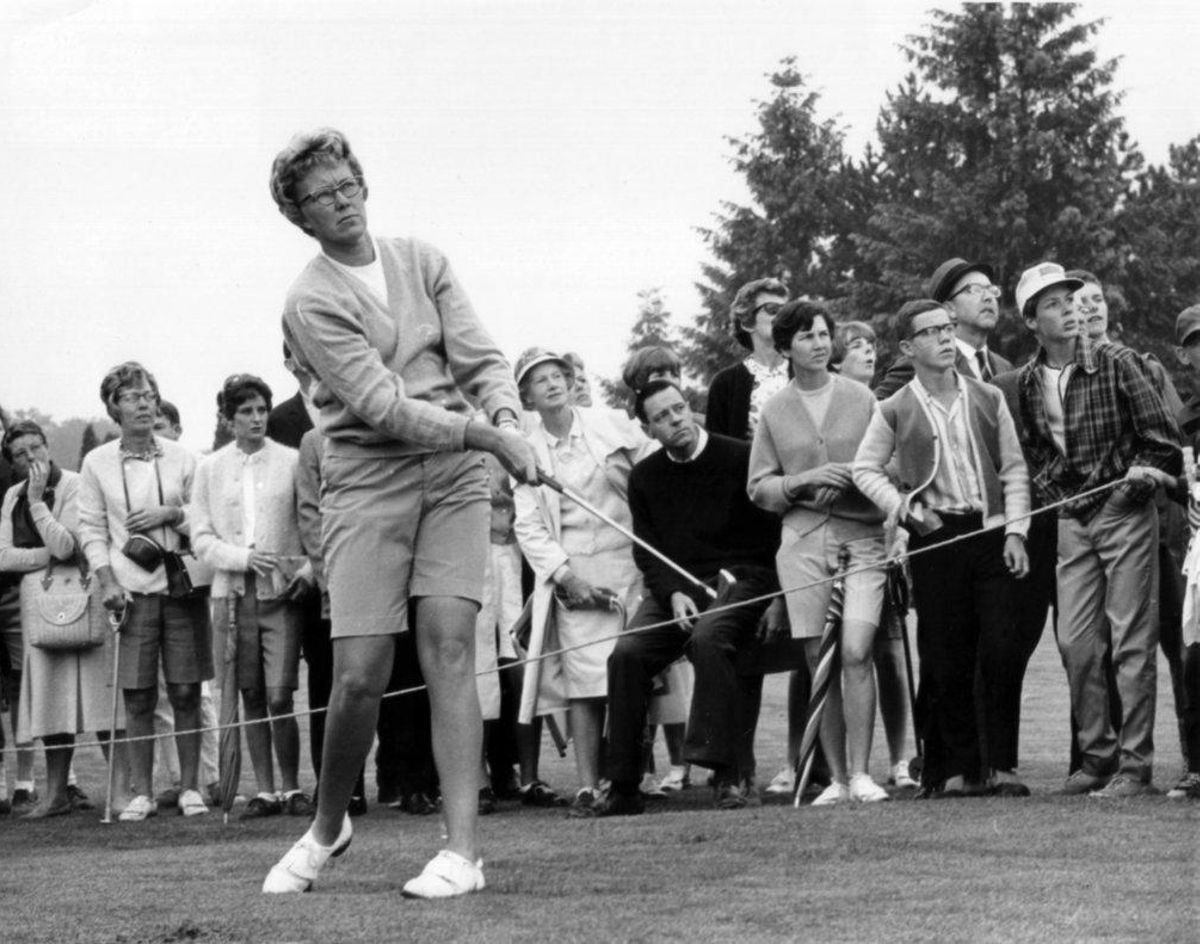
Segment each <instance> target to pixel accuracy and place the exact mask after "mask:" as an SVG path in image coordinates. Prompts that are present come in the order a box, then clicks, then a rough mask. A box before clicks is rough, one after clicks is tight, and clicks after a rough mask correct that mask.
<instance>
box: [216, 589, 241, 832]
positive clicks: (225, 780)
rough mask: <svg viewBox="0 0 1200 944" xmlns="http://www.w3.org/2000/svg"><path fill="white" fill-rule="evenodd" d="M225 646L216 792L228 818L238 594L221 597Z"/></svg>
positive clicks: (234, 781)
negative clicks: (224, 626) (218, 775)
mask: <svg viewBox="0 0 1200 944" xmlns="http://www.w3.org/2000/svg"><path fill="white" fill-rule="evenodd" d="M225 615H226V620H225V623H226V629H225V646H224V651H223V653H222V659H221V718H220V722H221V734H220V737H219V738H218V741H217V755H218V767H219V770H220V774H221V776H220V780H219V782H218V784H217V794H218V797H219V798H220V801H221V809H222V810H223V811H224V814H225V815H224V821H225V822H226V823H228V822H229V811H230V810H232V809H233V802H234V800H235V799H236V797H237V792H238V784H239V783H240V782H241V779H242V729H241V726H240V725H239V724H238V718H239V714H238V697H239V694H240V693H239V692H238V675H237V663H238V659H237V656H238V598H237V596H236V595H234V594H232V593H231V594H230V595H229V596H227V597H226V598H225Z"/></svg>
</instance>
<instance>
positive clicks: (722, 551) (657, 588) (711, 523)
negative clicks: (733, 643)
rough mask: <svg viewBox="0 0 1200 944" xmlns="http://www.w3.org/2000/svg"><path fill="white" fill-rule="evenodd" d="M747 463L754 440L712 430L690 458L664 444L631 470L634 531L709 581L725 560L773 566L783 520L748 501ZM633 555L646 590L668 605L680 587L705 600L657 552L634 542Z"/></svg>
mask: <svg viewBox="0 0 1200 944" xmlns="http://www.w3.org/2000/svg"><path fill="white" fill-rule="evenodd" d="M749 466H750V445H749V443H745V442H740V441H738V440H735V439H729V438H728V437H726V436H718V435H715V434H710V435H709V437H708V444H707V445H706V446H705V447H704V451H703V452H701V453H700V455H699V456H697V457H696V458H695V459H693V460H691V461H690V462H674V461H672V460H671V459H670V458H669V457H668V456H667V454H666V451H665V450H660V451H659V452H656V453H654V454H653V455H650V456H648V457H647V458H645V459H643V460H642V461H641V462H639V463H638V464H637V465H636V466H634V467H633V472H632V473H631V474H630V476H629V508H630V510H631V511H632V512H633V530H634V533H635V534H637V536H638V537H640V538H642V539H643V540H645V541H647V542H649V544H650V545H651V546H653V547H655V548H657V549H658V550H659V551H661V552H662V553H663V554H665V555H666V556H667V557H669V558H671V559H672V560H674V561H675V562H676V563H677V564H679V565H680V566H682V567H683V568H684V569H685V570H687V571H689V572H691V573H692V574H694V575H695V576H697V577H699V578H700V579H701V580H704V581H708V582H710V583H713V582H715V580H716V577H717V573H718V572H719V571H720V570H721V568H723V567H724V568H728V569H729V570H733V571H734V572H735V573H736V568H738V567H743V566H755V567H769V568H771V569H774V567H775V551H776V550H777V549H778V548H779V519H778V518H777V517H776V516H775V515H773V514H770V513H769V512H766V511H763V510H762V509H761V508H756V507H755V506H754V505H752V504H751V503H750V499H749V497H748V496H747V495H746V475H747V471H748V469H749ZM633 556H634V560H635V561H636V562H637V565H638V568H639V569H640V570H641V571H642V575H643V576H644V577H645V582H646V589H647V590H648V591H649V592H650V593H652V594H654V597H655V599H657V600H658V602H659V603H660V604H662V605H663V606H665V607H669V606H670V602H671V594H672V593H674V592H675V591H676V590H679V591H681V592H683V593H686V594H687V595H688V596H690V597H692V598H693V599H695V600H696V601H697V602H698V603H700V604H701V606H702V607H703V606H705V605H707V601H704V600H703V598H702V591H699V590H697V588H696V587H694V586H692V585H691V584H690V583H688V582H687V581H686V580H685V579H684V578H683V577H680V576H679V575H678V574H676V573H675V571H673V570H671V569H670V568H669V567H667V566H666V565H665V564H663V563H661V562H660V561H659V560H657V559H656V558H655V557H654V556H653V555H651V554H648V553H647V552H646V551H644V550H642V549H641V548H639V547H636V546H635V547H634V550H633Z"/></svg>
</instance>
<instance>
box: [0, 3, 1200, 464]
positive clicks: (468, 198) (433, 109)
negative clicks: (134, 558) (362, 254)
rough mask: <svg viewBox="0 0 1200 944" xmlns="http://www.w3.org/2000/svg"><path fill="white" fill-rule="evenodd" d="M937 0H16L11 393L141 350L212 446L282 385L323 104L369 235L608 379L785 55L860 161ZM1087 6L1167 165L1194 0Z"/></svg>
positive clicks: (516, 337) (98, 369) (10, 142)
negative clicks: (342, 147)
mask: <svg viewBox="0 0 1200 944" xmlns="http://www.w3.org/2000/svg"><path fill="white" fill-rule="evenodd" d="M924 6H926V5H925V4H922V5H905V4H897V3H885V2H853V0H842V2H837V3H831V2H828V0H822V2H797V0H792V2H782V0H781V2H775V0H763V2H754V0H687V2H671V3H665V2H652V0H642V2H637V3H626V2H613V0H609V2H603V3H601V2H566V0H563V2H553V3H552V2H541V0H488V2H483V0H479V2H467V0H440V2H430V3H414V2H400V0H391V2H364V0H359V2H355V3H345V4H342V3H333V2H324V3H319V2H313V0H289V2H278V3H268V2H263V0H228V2H226V0H207V2H204V3H193V4H182V3H178V4H177V3H169V2H163V0H103V2H91V3H89V2H86V0H0V162H2V165H0V166H2V168H3V175H2V177H3V179H4V181H5V182H6V184H7V188H8V193H7V195H6V197H5V204H6V205H5V208H4V212H3V219H4V221H5V225H3V226H0V311H3V319H4V320H3V325H4V327H3V334H2V342H0V352H2V354H0V357H2V361H0V403H2V404H3V405H4V406H6V407H9V408H20V407H26V406H37V407H38V408H40V409H42V410H44V411H46V412H49V413H50V414H51V415H53V416H54V417H55V418H56V419H59V420H62V419H66V418H68V417H71V416H94V415H100V414H102V412H103V408H102V406H101V404H100V401H99V397H98V389H99V383H100V379H101V377H102V376H103V374H104V372H105V371H106V370H107V369H108V368H109V367H110V366H112V365H113V364H115V363H117V362H119V361H121V360H125V359H128V358H136V359H138V360H141V361H143V362H144V363H145V364H146V365H147V366H148V367H149V368H150V369H151V370H152V371H153V372H154V373H155V374H156V375H157V377H158V380H159V383H160V386H161V387H162V389H163V393H164V395H165V396H167V397H168V398H170V399H173V400H175V401H176V402H177V403H178V405H179V406H180V407H181V409H182V412H183V420H184V426H185V440H184V441H185V443H187V444H189V445H192V446H194V447H200V446H203V445H205V444H206V443H207V442H208V441H209V440H210V438H211V433H212V426H213V411H214V394H215V391H216V390H217V388H218V387H219V386H220V383H221V381H222V380H223V379H224V377H225V376H227V375H228V374H230V373H234V372H238V371H251V372H256V373H259V374H261V375H262V376H263V377H265V378H266V379H267V381H268V382H269V383H270V384H271V385H272V386H273V387H274V388H275V390H276V392H277V394H278V399H282V398H283V397H286V396H289V395H290V394H291V393H292V391H293V389H294V384H293V383H292V381H291V380H290V378H289V377H288V376H287V375H286V373H285V372H284V370H283V368H282V365H281V364H280V356H279V348H280V340H281V335H280V330H279V313H280V309H281V305H282V300H283V294H284V291H285V289H286V288H287V286H288V285H289V284H290V282H291V281H292V279H293V278H294V277H295V275H296V273H297V272H298V271H299V270H300V268H301V267H302V265H303V264H304V262H305V261H306V260H307V258H308V257H310V256H311V255H312V254H313V252H314V250H315V248H316V244H315V243H313V242H312V241H311V240H310V239H308V238H307V237H305V236H304V235H303V234H302V233H301V232H300V231H299V230H298V229H296V228H295V227H293V226H291V224H289V223H287V222H286V221H285V220H284V219H283V217H281V216H280V215H279V214H278V212H277V211H276V209H275V206H274V204H273V203H272V202H271V199H270V196H269V194H268V191H267V176H268V172H269V168H270V163H271V160H272V158H273V157H274V155H275V154H276V152H277V151H278V150H279V149H280V148H281V147H282V146H283V145H284V144H285V143H286V142H287V140H288V138H289V137H290V136H291V135H292V134H293V133H294V132H295V131H297V130H300V129H307V128H312V127H315V126H319V125H333V126H334V127H337V128H340V129H341V130H343V131H344V132H345V133H346V134H347V136H348V137H349V139H350V141H351V142H352V144H353V145H354V148H355V150H356V152H357V153H358V154H359V156H360V158H361V160H362V162H363V165H364V170H365V173H366V176H367V178H368V180H369V182H370V187H371V192H370V201H369V203H368V211H369V213H370V225H371V230H372V232H373V233H375V234H376V235H409V234H411V235H417V236H421V237H423V238H425V239H427V240H429V241H431V242H433V243H435V244H436V245H438V246H439V247H441V248H442V249H443V250H444V251H445V252H446V253H447V255H448V256H449V257H450V259H451V261H452V263H453V265H454V267H455V269H456V270H457V272H458V275H459V277H460V279H461V280H462V282H463V283H464V285H465V286H466V288H467V291H468V294H469V295H470V296H471V298H472V300H473V301H474V303H475V306H476V308H477V309H478V311H479V313H480V315H481V317H482V318H483V319H484V321H485V323H486V324H487V325H488V326H489V328H490V329H491V331H492V333H493V334H494V335H495V337H496V338H497V340H498V341H499V342H500V344H501V346H502V347H503V348H504V349H505V351H506V352H508V354H509V356H510V357H511V358H514V359H515V356H516V354H517V353H519V351H520V350H521V349H523V348H524V347H526V346H527V345H530V344H535V343H536V344H542V345H545V346H549V347H552V348H560V349H567V348H571V349H575V350H578V351H580V352H581V353H582V354H583V355H584V357H585V359H586V360H588V362H589V365H590V366H591V367H592V368H593V372H594V373H599V374H606V375H610V376H611V375H615V374H616V373H617V371H618V366H619V363H620V361H621V359H622V356H623V352H624V344H625V340H626V337H627V334H628V330H629V327H630V326H631V325H632V322H633V319H634V316H635V313H636V308H637V299H636V296H637V292H638V291H639V290H641V289H644V288H647V287H651V286H661V287H662V288H663V290H664V293H665V297H666V300H667V303H668V306H669V307H670V308H671V310H672V311H673V312H674V313H675V316H676V321H677V322H679V323H683V322H685V321H688V320H690V316H691V315H692V314H694V313H695V312H696V311H697V309H698V299H697V296H696V293H695V291H694V288H693V282H694V281H695V280H696V279H697V278H698V276H699V266H700V263H701V262H702V261H703V260H704V259H705V258H706V255H705V251H704V246H703V244H702V242H701V241H700V239H699V237H698V236H697V235H696V233H695V229H694V228H695V227H697V226H704V225H707V224H709V223H710V222H711V220H712V214H713V213H714V212H715V211H716V210H718V209H719V207H720V204H721V201H722V200H726V199H733V200H743V199H744V197H745V194H744V190H743V188H742V186H741V184H740V181H739V180H738V179H737V178H736V177H735V175H734V174H733V172H732V170H731V168H730V166H729V160H728V158H729V148H728V146H727V144H726V142H725V136H726V135H738V134H743V133H745V132H747V131H749V130H751V129H752V128H753V125H754V101H755V100H757V99H760V98H762V97H764V96H766V95H767V94H768V93H769V88H768V86H767V84H766V81H765V75H766V74H768V73H769V72H771V71H772V70H773V69H774V68H775V67H776V66H777V65H778V63H779V61H780V60H781V59H782V58H783V57H784V56H787V55H796V56H797V57H798V59H799V64H800V67H801V69H802V70H803V71H805V72H806V73H808V74H809V75H810V76H811V79H812V81H813V83H814V84H815V85H816V86H817V87H818V88H820V89H822V90H823V99H822V109H823V111H824V113H825V114H826V115H829V116H837V117H838V118H839V120H840V121H841V123H842V124H843V125H845V127H846V129H847V132H848V139H849V143H850V147H851V150H852V152H854V153H857V152H858V151H859V150H861V148H862V146H863V145H864V144H865V143H866V141H868V140H869V139H870V137H871V135H872V131H873V126H874V122H875V118H876V115H877V113H878V110H879V107H880V104H881V103H882V101H883V98H884V94H885V92H886V91H887V90H888V89H890V88H893V87H894V86H895V85H896V83H898V82H899V80H900V79H901V77H902V76H903V74H904V72H905V62H904V58H903V56H902V54H901V53H900V51H899V48H898V44H899V43H901V42H902V41H903V39H904V37H905V36H906V35H907V34H910V33H912V32H914V31H917V30H919V29H920V27H921V25H922V23H923V22H925V20H926V16H925V14H924V13H923V7H924ZM1085 12H1087V13H1088V14H1089V15H1106V16H1108V17H1109V23H1108V26H1107V27H1106V28H1105V30H1104V31H1103V33H1102V36H1101V40H1100V48H1101V51H1102V53H1104V54H1106V55H1122V56H1124V63H1123V65H1122V67H1121V70H1120V72H1119V74H1118V83H1117V84H1118V86H1119V87H1121V88H1123V89H1125V90H1126V92H1127V97H1126V103H1125V108H1124V111H1125V114H1126V116H1127V119H1128V125H1129V128H1130V130H1131V131H1132V132H1133V135H1134V137H1135V139H1136V140H1137V141H1139V143H1140V144H1141V146H1142V148H1143V150H1144V151H1145V152H1146V154H1147V155H1148V156H1149V157H1150V158H1151V159H1152V160H1158V161H1161V160H1163V159H1165V157H1166V153H1167V146H1168V144H1170V143H1172V142H1182V141H1184V140H1186V139H1188V138H1189V137H1191V136H1192V135H1194V134H1196V133H1197V132H1198V131H1200V100H1198V99H1197V97H1196V96H1195V95H1194V94H1192V90H1193V87H1194V73H1195V49H1196V47H1197V42H1198V41H1200V7H1197V6H1196V5H1195V4H1184V3H1144V2H1142V3H1137V4H1133V3H1127V4H1125V5H1124V6H1118V5H1115V4H1088V5H1087V6H1086V8H1085Z"/></svg>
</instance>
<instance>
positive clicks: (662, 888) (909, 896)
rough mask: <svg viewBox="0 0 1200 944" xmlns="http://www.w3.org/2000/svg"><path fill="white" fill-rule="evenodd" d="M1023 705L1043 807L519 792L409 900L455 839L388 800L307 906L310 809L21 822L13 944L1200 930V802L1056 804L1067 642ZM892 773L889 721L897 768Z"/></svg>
mask: <svg viewBox="0 0 1200 944" xmlns="http://www.w3.org/2000/svg"><path fill="white" fill-rule="evenodd" d="M784 704H785V684H784V677H782V676H773V677H771V678H770V679H768V682H767V686H766V696H765V704H764V710H763V715H762V723H761V725H760V730H759V740H758V744H759V749H758V754H759V767H760V774H761V776H762V779H763V780H766V779H769V777H770V776H771V775H772V774H773V773H774V772H775V770H776V769H778V766H779V765H780V763H781V762H782V759H783V753H784V730H785V715H784ZM1023 717H1024V720H1023V725H1022V757H1023V761H1022V772H1023V774H1024V775H1025V777H1026V779H1027V781H1028V782H1029V784H1030V786H1031V787H1032V788H1033V789H1034V792H1035V795H1034V796H1033V797H1032V798H1030V799H1027V800H1000V799H983V800H947V801H923V802H916V801H897V802H893V803H886V804H878V805H875V806H871V807H857V808H854V807H852V808H836V809H821V810H817V809H810V808H806V809H801V810H795V809H792V808H791V806H790V805H785V804H773V803H771V804H768V805H766V806H763V807H762V808H760V809H754V810H743V811H738V812H717V811H714V810H711V809H709V800H710V797H709V794H708V790H707V789H706V788H704V787H703V786H694V787H693V788H692V789H691V790H689V791H687V792H685V793H684V794H682V795H680V796H678V798H676V799H672V800H670V801H667V802H666V803H662V804H657V805H655V806H652V807H651V809H650V812H649V813H648V814H647V815H645V816H641V817H632V818H615V819H609V820H601V821H576V820H568V819H567V818H566V817H565V816H564V815H563V813H562V812H561V811H544V810H530V809H525V808H522V807H519V806H517V805H515V804H503V805H501V807H500V810H499V811H498V812H497V813H496V814H495V815H493V816H490V817H486V818H484V819H483V820H482V838H483V854H484V856H485V859H486V874H487V879H488V883H489V885H488V889H487V891H485V892H484V893H483V894H478V895H472V896H469V897H467V898H465V899H459V900H455V901H452V902H438V903H430V902H411V901H406V900H404V899H403V898H401V896H400V887H401V886H402V885H403V883H404V881H406V880H407V879H408V878H410V877H411V876H412V875H414V874H415V873H416V872H417V871H418V870H419V869H420V868H421V866H422V865H423V864H424V862H425V860H426V859H427V858H428V857H429V856H430V855H431V854H432V853H433V851H435V850H436V849H437V848H438V847H439V841H440V837H441V826H440V822H439V821H438V819H437V818H436V817H412V816H407V815H405V814H401V813H396V812H393V811H391V810H388V809H385V808H381V807H377V806H374V805H372V808H371V811H370V813H369V814H368V815H367V816H365V817H362V818H360V819H358V820H356V821H355V837H354V844H353V846H352V848H351V850H350V852H349V853H348V854H347V855H346V857H345V858H344V859H343V860H342V861H341V862H338V863H336V864H335V866H334V867H331V868H328V869H327V870H326V871H325V873H324V874H323V875H322V877H321V882H320V884H319V886H318V888H317V890H316V891H315V892H314V893H313V894H310V895H299V896H285V897H265V896H263V895H261V894H260V892H259V888H260V885H261V882H262V878H263V875H264V874H265V872H266V870H267V869H268V868H269V867H270V865H271V864H272V863H273V862H274V861H275V860H276V859H277V858H278V857H279V856H280V855H281V854H282V853H283V851H284V850H285V849H286V848H287V846H288V845H289V844H290V843H291V842H293V841H294V840H295V839H296V838H298V837H299V835H300V833H301V832H303V829H304V828H305V824H304V823H302V822H298V821H297V820H295V819H290V818H287V817H280V818H276V819H271V820H265V821H261V820H260V821H255V822H253V823H237V822H231V823H230V824H229V825H228V826H226V825H223V824H222V823H221V820H220V817H219V816H218V815H215V814H214V815H211V816H209V817H206V818H204V819H203V820H200V821H196V820H186V821H185V820H184V819H183V818H181V817H178V816H167V815H160V816H159V817H158V818H157V819H154V820H150V821H148V822H147V823H144V824H140V825H134V824H126V825H120V824H117V825H112V826H105V825H103V824H101V823H100V822H99V819H100V814H99V813H95V814H75V815H73V816H70V817H64V818H62V819H58V820H50V821H45V822H40V823H22V822H18V821H14V820H12V819H11V818H5V819H0V941H4V942H14V944H16V942H21V944H24V942H56V944H57V942H71V941H86V942H102V944H110V942H111V944H116V942H122V944H137V942H146V944H151V942H171V941H180V942H182V941H199V942H275V944H283V942H326V941H338V942H341V941H471V940H474V941H489V942H490V941H498V942H500V941H521V942H529V941H536V942H570V941H656V940H672V941H684V942H688V941H815V942H833V941H897V940H904V939H911V940H921V941H1139V942H1141V941H1153V942H1166V941H1181V942H1194V941H1197V940H1200V805H1197V804H1188V803H1175V802H1171V801H1169V800H1167V799H1165V798H1163V797H1153V798H1146V799H1139V800H1132V801H1100V800H1093V799H1088V798H1073V799H1069V798H1060V797H1055V796H1052V795H1051V793H1050V791H1052V790H1053V789H1054V788H1055V787H1056V786H1057V785H1058V784H1059V783H1060V782H1061V779H1062V776H1063V774H1064V773H1065V767H1066V748H1067V720H1066V719H1067V698H1066V683H1065V679H1064V676H1063V672H1062V668H1061V666H1060V664H1059V660H1058V654H1057V652H1056V650H1055V648H1054V644H1053V639H1052V637H1051V636H1050V634H1049V633H1047V634H1046V636H1045V637H1044V638H1043V640H1042V644H1041V646H1040V647H1039V649H1038V651H1037V653H1036V654H1035V655H1034V659H1033V662H1032V663H1031V666H1030V671H1029V674H1028V676H1027V682H1026V695H1025V707H1024V716H1023ZM548 743H549V742H547V748H546V750H545V753H544V755H543V774H544V775H545V776H546V777H547V779H548V780H550V781H551V782H552V783H553V784H554V785H555V786H556V787H558V788H560V789H562V790H564V791H566V790H568V789H570V787H571V786H572V783H573V779H574V775H573V766H572V763H571V759H570V757H568V758H566V759H559V758H558V757H557V756H556V755H554V753H553V751H552V750H551V749H550V748H549V746H548ZM1156 743H1157V745H1158V767H1157V773H1156V782H1157V783H1158V785H1159V786H1160V787H1162V788H1163V789H1166V788H1167V787H1168V786H1169V785H1170V783H1171V782H1172V781H1173V780H1174V778H1175V777H1176V776H1177V774H1178V772H1179V769H1180V761H1179V746H1178V737H1177V734H1176V726H1175V718H1174V712H1173V710H1172V708H1171V696H1170V685H1169V681H1168V679H1167V676H1166V671H1165V665H1164V664H1162V662H1161V659H1160V672H1159V693H1158V721H1157V728H1156ZM661 754H662V749H661V747H660V749H659V755H660V763H661V760H662V758H661ZM886 763H887V761H886V750H885V749H884V748H883V740H882V732H878V733H877V737H876V748H875V751H874V759H873V764H872V768H873V772H874V773H875V774H876V776H877V778H878V779H880V780H882V779H883V778H884V777H885V776H886ZM77 769H78V771H79V774H80V777H81V780H82V783H83V786H84V787H85V789H87V790H88V792H89V793H90V794H91V795H92V796H93V797H96V798H100V797H102V794H103V787H102V784H103V778H104V769H103V767H102V765H101V762H100V759H99V753H98V752H97V751H94V750H88V751H84V752H82V753H81V755H80V757H79V761H78V763H77ZM245 790H246V791H249V790H250V784H249V782H248V781H245Z"/></svg>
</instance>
